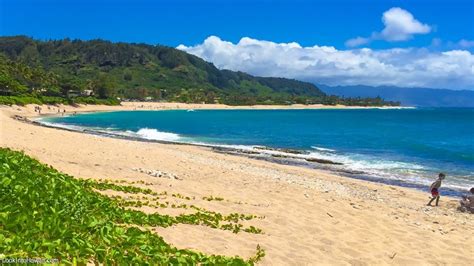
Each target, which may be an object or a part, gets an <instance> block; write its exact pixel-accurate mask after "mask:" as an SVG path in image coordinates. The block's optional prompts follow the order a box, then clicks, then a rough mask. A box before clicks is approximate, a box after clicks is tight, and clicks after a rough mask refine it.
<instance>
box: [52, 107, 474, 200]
mask: <svg viewBox="0 0 474 266" xmlns="http://www.w3.org/2000/svg"><path fill="white" fill-rule="evenodd" d="M45 121H46V122H49V123H56V124H61V125H62V126H67V127H77V128H83V127H86V128H93V129H95V130H97V129H99V130H102V131H109V132H115V133H120V134H123V135H125V136H133V137H139V138H144V139H155V140H164V141H174V142H189V143H202V144H213V145H233V146H234V147H236V148H241V149H252V147H254V146H268V147H274V148H291V149H298V150H301V151H304V152H305V155H304V156H305V157H304V158H311V157H314V158H321V159H328V160H332V161H336V162H340V163H343V165H342V166H334V167H335V168H344V169H345V170H349V171H350V172H353V173H357V176H358V177H366V178H368V179H371V180H376V181H383V182H387V181H389V182H392V183H394V184H401V185H406V186H413V187H418V188H424V187H425V186H426V185H429V184H430V183H431V182H432V180H433V179H434V178H435V176H436V174H437V173H438V172H441V171H442V172H446V173H447V175H448V178H447V180H446V182H445V187H446V188H448V189H447V191H448V192H449V193H456V191H457V192H459V191H462V190H464V189H467V188H470V187H471V186H474V141H473V137H474V109H462V108H459V109H443V108H439V109H423V108H418V109H389V110H386V109H364V110H357V109H351V110H196V111H191V112H190V111H186V110H172V111H121V112H106V113H93V114H79V115H75V116H67V117H55V118H46V119H45ZM335 170H337V169H335ZM339 170H340V169H339Z"/></svg>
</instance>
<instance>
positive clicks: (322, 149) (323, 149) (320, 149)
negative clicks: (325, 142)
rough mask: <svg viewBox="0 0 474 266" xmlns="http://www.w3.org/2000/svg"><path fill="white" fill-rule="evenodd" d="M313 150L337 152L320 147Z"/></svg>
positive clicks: (314, 147)
mask: <svg viewBox="0 0 474 266" xmlns="http://www.w3.org/2000/svg"><path fill="white" fill-rule="evenodd" d="M311 148H313V149H315V150H318V151H327V152H335V150H333V149H328V148H323V147H318V146H311Z"/></svg>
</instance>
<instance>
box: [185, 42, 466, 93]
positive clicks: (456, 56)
mask: <svg viewBox="0 0 474 266" xmlns="http://www.w3.org/2000/svg"><path fill="white" fill-rule="evenodd" d="M177 48H178V49H181V50H184V51H186V52H188V53H191V54H194V55H197V56H199V57H201V58H203V59H205V60H207V61H209V62H212V63H214V64H215V65H216V66H217V67H218V68H221V69H230V70H235V71H244V72H247V73H250V74H253V75H258V76H272V77H286V78H295V79H300V80H305V81H310V82H315V83H323V84H328V85H372V86H378V85H395V86H401V87H433V88H452V89H472V88H474V55H473V54H471V52H469V51H465V50H451V51H444V52H433V51H430V50H428V49H426V48H403V49H401V48H396V49H386V50H372V49H368V48H362V49H353V50H338V49H336V48H334V47H331V46H317V45H316V46H311V47H302V46H301V45H299V44H298V43H295V42H292V43H275V42H271V41H262V40H256V39H252V38H248V37H245V38H242V39H241V40H240V41H239V42H238V43H237V44H234V43H231V42H228V41H223V40H221V39H220V38H219V37H216V36H210V37H208V38H207V39H206V40H205V41H204V42H203V43H201V44H198V45H196V46H185V45H180V46H178V47H177Z"/></svg>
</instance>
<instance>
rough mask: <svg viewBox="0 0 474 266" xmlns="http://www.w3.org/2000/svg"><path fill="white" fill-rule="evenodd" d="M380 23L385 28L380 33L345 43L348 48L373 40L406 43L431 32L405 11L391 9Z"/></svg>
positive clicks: (396, 8) (385, 13)
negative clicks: (419, 35)
mask: <svg viewBox="0 0 474 266" xmlns="http://www.w3.org/2000/svg"><path fill="white" fill-rule="evenodd" d="M382 22H383V24H384V25H385V28H384V29H383V30H382V31H381V32H374V33H372V35H371V36H370V37H367V38H363V37H357V38H354V39H350V40H348V41H347V42H346V45H347V46H349V47H355V46H360V45H363V44H367V43H369V42H371V41H373V40H385V41H389V42H397V41H406V40H409V39H411V38H412V37H413V35H415V34H427V33H429V32H431V27H430V26H429V25H427V24H423V23H421V22H419V21H418V20H416V19H415V17H414V16H413V15H412V14H411V13H410V12H408V11H406V10H405V9H401V8H399V7H392V8H390V9H389V10H387V11H385V12H384V13H383V15H382Z"/></svg>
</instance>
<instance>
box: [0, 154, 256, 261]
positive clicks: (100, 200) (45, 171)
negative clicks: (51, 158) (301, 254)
mask: <svg viewBox="0 0 474 266" xmlns="http://www.w3.org/2000/svg"><path fill="white" fill-rule="evenodd" d="M94 189H99V190H104V189H113V190H119V191H126V192H131V193H134V194H137V193H143V194H147V195H159V194H158V193H156V194H155V192H153V191H151V190H147V189H141V188H137V187H135V188H133V187H131V186H120V185H116V184H109V183H100V182H95V181H91V180H79V179H75V178H73V177H71V176H69V175H66V174H63V173H60V172H58V171H56V170H55V169H53V168H51V167H49V166H47V165H44V164H41V163H39V162H38V161H36V160H34V159H32V158H30V157H28V156H26V155H24V154H23V153H21V152H16V151H11V150H9V149H5V148H0V257H8V258H12V257H43V258H58V259H60V262H61V263H63V264H76V263H78V264H86V263H91V262H92V263H96V264H97V263H101V264H108V265H117V264H118V265H129V264H159V265H164V264H168V265H169V264H173V265H175V264H191V265H195V264H219V265H247V264H254V263H255V262H257V261H258V260H259V259H260V258H261V257H263V256H264V255H265V252H264V251H263V250H262V249H261V248H260V246H258V247H257V253H256V255H255V256H254V257H252V258H250V259H249V260H247V261H245V260H243V259H242V258H239V257H224V256H219V255H204V254H201V253H198V252H194V251H189V250H180V249H177V248H174V247H172V246H170V245H169V244H167V243H165V242H164V240H163V239H162V238H161V237H159V236H158V235H156V234H154V233H152V232H150V231H149V230H147V229H146V227H147V226H163V227H166V226H170V225H173V224H176V223H186V224H202V225H207V226H211V227H216V228H221V229H225V230H233V231H235V230H236V229H235V228H238V229H240V228H241V227H242V226H241V225H240V224H237V223H236V222H238V221H240V220H248V219H252V218H253V217H251V216H248V215H241V214H230V215H227V216H224V215H221V214H219V213H213V212H205V211H198V212H196V213H193V214H190V215H180V216H176V217H172V216H167V215H160V214H158V213H155V214H148V215H147V214H145V213H143V212H140V211H136V210H131V209H127V208H125V207H122V206H120V202H119V201H117V200H116V199H112V198H109V197H106V196H103V195H101V194H100V193H98V192H96V191H95V190H94ZM221 221H226V223H224V224H223V223H220V222H221ZM244 231H246V232H250V233H257V232H258V231H259V229H257V228H255V227H253V226H251V227H249V228H247V229H244Z"/></svg>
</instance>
